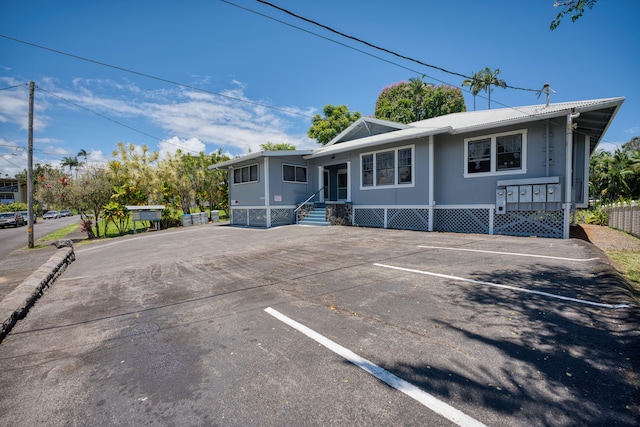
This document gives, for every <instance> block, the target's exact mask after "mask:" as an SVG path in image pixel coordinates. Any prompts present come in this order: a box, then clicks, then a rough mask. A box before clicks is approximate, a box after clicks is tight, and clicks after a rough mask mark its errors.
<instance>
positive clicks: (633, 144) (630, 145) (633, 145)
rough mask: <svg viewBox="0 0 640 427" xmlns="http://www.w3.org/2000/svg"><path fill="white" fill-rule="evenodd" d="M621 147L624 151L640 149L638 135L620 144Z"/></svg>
mask: <svg viewBox="0 0 640 427" xmlns="http://www.w3.org/2000/svg"><path fill="white" fill-rule="evenodd" d="M622 149H623V150H625V151H638V150H640V136H634V137H633V138H631V139H630V140H629V141H628V142H625V143H624V144H622Z"/></svg>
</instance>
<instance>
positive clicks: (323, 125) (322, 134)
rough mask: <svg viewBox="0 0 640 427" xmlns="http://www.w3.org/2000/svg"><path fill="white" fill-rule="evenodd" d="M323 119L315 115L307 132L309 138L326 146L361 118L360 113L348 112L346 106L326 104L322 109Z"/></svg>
mask: <svg viewBox="0 0 640 427" xmlns="http://www.w3.org/2000/svg"><path fill="white" fill-rule="evenodd" d="M322 112H323V114H324V117H322V116H321V115H320V114H316V115H315V116H313V118H312V119H311V122H312V125H311V127H310V128H309V130H308V131H307V135H308V136H309V138H312V139H315V140H316V141H318V143H320V144H322V145H326V144H327V143H328V142H329V141H331V140H332V139H333V138H335V137H336V136H338V135H339V134H340V132H342V131H343V130H345V129H346V128H348V127H349V126H350V125H351V124H352V123H353V122H355V121H356V120H358V119H359V118H360V117H362V114H360V112H357V111H356V112H354V113H352V112H350V111H349V108H348V107H347V106H346V105H338V106H333V105H331V104H327V105H325V106H324V107H323V108H322Z"/></svg>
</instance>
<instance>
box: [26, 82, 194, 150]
mask: <svg viewBox="0 0 640 427" xmlns="http://www.w3.org/2000/svg"><path fill="white" fill-rule="evenodd" d="M36 88H37V89H39V90H41V91H43V92H46V93H48V94H49V95H51V96H54V97H56V98H58V99H59V100H61V101H62V102H66V103H67V104H70V105H73V106H74V107H77V108H81V109H83V110H85V111H87V112H89V113H91V114H94V115H96V116H98V117H100V118H103V119H105V120H108V121H110V122H113V123H115V124H117V125H119V126H122V127H125V128H127V129H129V130H132V131H134V132H137V133H139V134H141V135H144V136H148V137H149V138H152V139H155V140H156V141H161V142H162V141H164V142H166V143H167V144H170V145H173V146H175V147H178V148H180V149H182V150H183V151H191V152H193V153H197V151H194V150H189V149H187V148H184V147H182V146H180V145H178V144H174V143H172V142H170V141H169V140H167V139H164V138H159V137H157V136H154V135H151V134H149V133H146V132H144V131H141V130H140V129H136V128H134V127H132V126H129V125H127V124H124V123H122V122H119V121H117V120H115V119H112V118H111V117H107V116H105V115H104V114H100V113H98V112H95V111H93V110H91V109H89V108H87V107H83V106H82V105H79V104H77V103H75V102H73V101H69V100H68V99H65V98H63V97H61V96H60V95H56V94H55V93H53V92H51V91H48V90H46V89H43V88H41V87H40V86H36ZM45 154H46V153H45Z"/></svg>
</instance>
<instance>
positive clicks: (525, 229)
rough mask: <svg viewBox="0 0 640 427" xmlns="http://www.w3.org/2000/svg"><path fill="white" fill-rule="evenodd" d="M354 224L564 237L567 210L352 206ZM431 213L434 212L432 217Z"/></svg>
mask: <svg viewBox="0 0 640 427" xmlns="http://www.w3.org/2000/svg"><path fill="white" fill-rule="evenodd" d="M353 211H354V212H353V225H357V226H361V227H376V228H394V229H402V230H419V231H444V232H453V233H475V234H502V235H508V236H538V237H552V238H562V237H563V236H564V227H565V225H564V217H565V216H564V211H544V212H536V211H511V212H507V213H505V214H499V215H496V213H495V208H494V207H493V206H491V207H472V206H469V207H433V208H431V207H402V208H399V207H378V206H376V207H358V206H354V207H353ZM430 216H433V218H432V220H431V221H430Z"/></svg>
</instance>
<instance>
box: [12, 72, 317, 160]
mask: <svg viewBox="0 0 640 427" xmlns="http://www.w3.org/2000/svg"><path fill="white" fill-rule="evenodd" d="M12 83H15V84H19V83H20V82H18V81H17V80H15V79H11V78H8V77H5V78H0V84H4V85H7V86H8V85H10V84H12ZM39 86H40V87H41V88H42V90H41V91H40V92H39V93H38V92H37V94H36V95H37V98H38V102H37V103H36V108H37V109H38V110H37V114H36V120H37V125H36V127H37V130H38V134H39V135H40V136H41V137H44V135H46V134H47V127H48V126H50V125H51V124H53V123H60V122H61V119H60V117H64V116H61V115H64V114H66V113H68V112H74V114H80V116H79V117H80V120H81V119H82V117H83V115H87V116H89V117H91V119H92V120H93V119H94V118H95V116H96V114H97V115H99V116H103V118H104V119H107V120H111V121H113V122H114V123H113V126H114V127H117V126H118V124H120V125H124V126H125V127H128V128H129V129H130V130H136V131H139V132H141V133H145V134H147V135H153V136H156V137H158V138H161V137H162V136H163V135H171V137H166V138H164V139H162V140H160V141H159V142H158V144H157V145H158V149H159V151H160V152H161V153H163V154H164V153H169V152H175V150H177V149H178V148H182V149H183V151H194V152H200V151H204V152H207V153H210V152H213V151H215V150H218V149H222V151H223V152H226V153H229V154H230V155H232V156H235V155H238V154H242V153H246V152H249V151H252V152H255V151H259V150H260V144H263V143H267V142H273V143H276V144H278V143H288V144H292V145H294V146H296V147H297V148H298V149H307V148H317V147H318V145H317V144H316V143H315V142H313V141H311V140H310V139H309V138H307V136H306V134H305V132H306V129H307V128H308V126H309V125H310V117H311V116H312V115H313V114H314V113H315V111H314V109H312V108H306V109H301V108H298V107H292V106H286V107H277V108H276V109H273V108H269V107H267V105H270V104H271V103H270V102H269V101H263V100H253V99H249V98H248V97H247V96H246V94H245V91H246V90H247V84H246V83H243V82H240V81H237V80H233V81H231V82H230V83H229V87H228V88H227V89H225V90H223V91H220V92H219V93H218V94H216V93H213V92H204V91H198V90H194V89H186V88H183V87H174V86H166V87H161V88H158V89H156V90H146V89H145V90H143V89H141V88H140V87H139V86H138V85H136V84H134V83H132V82H131V81H128V80H122V81H113V80H101V79H84V78H75V79H73V80H72V81H71V82H70V83H69V85H68V86H64V84H61V83H60V82H59V81H58V80H55V79H46V78H45V79H42V80H41V83H40V84H39ZM25 94H28V90H20V91H15V90H12V91H0V125H3V122H4V123H8V125H13V126H15V125H17V126H20V127H22V128H23V129H26V120H27V110H28V105H27V104H28V96H24V95H25ZM92 113H93V114H92ZM63 120H64V119H63ZM98 120H100V119H98ZM0 129H1V128H0ZM294 129H297V130H294ZM127 132H129V131H127ZM56 137H57V139H55V140H54V139H53V138H51V137H49V138H50V140H47V141H45V140H41V141H40V142H39V143H37V144H36V147H37V148H39V149H40V152H41V153H46V154H47V155H49V157H50V158H51V157H54V158H56V160H55V161H54V162H53V163H55V162H56V161H59V159H61V158H63V157H65V156H69V155H76V154H77V152H78V149H79V148H84V147H74V148H71V147H70V146H69V144H71V140H72V139H73V138H75V139H78V135H76V134H72V133H70V134H69V136H67V135H66V134H60V133H57V134H56ZM85 138H86V136H85ZM89 138H91V137H89ZM97 139H98V140H99V139H100V135H98V138H97ZM105 143H108V144H113V142H105ZM148 145H152V144H148ZM115 148H116V147H115V146H111V145H109V146H96V148H95V149H94V150H91V153H92V157H91V158H89V159H88V163H91V162H92V161H93V160H94V159H93V156H95V155H96V154H94V153H98V152H99V153H100V159H95V162H96V163H100V162H103V161H106V159H105V156H104V155H103V154H102V153H110V151H111V150H112V149H115ZM46 162H47V163H52V162H51V161H46Z"/></svg>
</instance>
